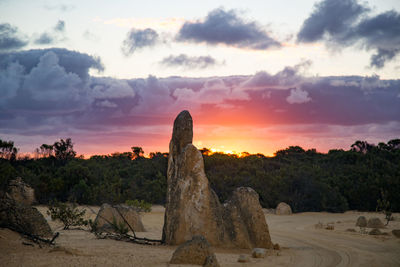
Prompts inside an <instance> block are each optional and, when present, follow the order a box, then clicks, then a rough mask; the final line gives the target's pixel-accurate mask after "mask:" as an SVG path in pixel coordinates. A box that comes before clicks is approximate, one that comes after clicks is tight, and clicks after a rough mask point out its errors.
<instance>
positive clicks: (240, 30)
mask: <svg viewBox="0 0 400 267" xmlns="http://www.w3.org/2000/svg"><path fill="white" fill-rule="evenodd" d="M177 40H179V41H191V42H199V43H201V42H204V43H207V44H213V45H216V44H225V45H229V46H234V47H239V48H249V49H256V50H265V49H268V48H272V47H280V46H281V44H280V43H279V42H278V41H276V40H274V39H273V38H272V37H270V36H269V34H268V33H267V32H266V31H265V30H264V29H262V27H261V26H260V25H259V24H258V23H257V22H254V21H250V22H247V21H245V20H244V19H243V18H241V17H239V16H238V14H237V13H236V11H235V10H228V11H226V10H224V9H222V8H219V9H215V10H213V11H211V12H210V13H208V15H207V17H206V18H205V19H203V20H198V21H196V22H185V24H183V26H182V27H181V29H180V30H179V33H178V35H177Z"/></svg>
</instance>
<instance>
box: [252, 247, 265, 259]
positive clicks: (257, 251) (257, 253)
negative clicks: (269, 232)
mask: <svg viewBox="0 0 400 267" xmlns="http://www.w3.org/2000/svg"><path fill="white" fill-rule="evenodd" d="M265 252H266V251H265V249H263V248H254V249H253V251H252V252H251V256H253V258H265Z"/></svg>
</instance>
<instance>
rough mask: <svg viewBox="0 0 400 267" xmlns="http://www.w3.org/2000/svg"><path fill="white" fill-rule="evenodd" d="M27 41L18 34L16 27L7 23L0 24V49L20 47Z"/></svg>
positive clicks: (6, 49)
mask: <svg viewBox="0 0 400 267" xmlns="http://www.w3.org/2000/svg"><path fill="white" fill-rule="evenodd" d="M27 44H28V42H27V41H26V40H24V39H23V38H22V37H20V36H19V34H18V28H17V27H14V26H11V25H10V24H8V23H2V24H0V51H8V50H15V49H20V48H22V47H24V46H26V45H27Z"/></svg>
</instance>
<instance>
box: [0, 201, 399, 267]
mask: <svg viewBox="0 0 400 267" xmlns="http://www.w3.org/2000/svg"><path fill="white" fill-rule="evenodd" d="M91 208H92V209H93V210H94V211H98V209H99V208H98V207H91ZM38 209H39V210H40V211H41V212H42V213H43V214H44V215H45V217H46V219H48V220H49V223H50V226H51V227H52V229H53V230H54V231H58V232H60V237H59V238H58V239H57V241H56V243H57V246H59V247H58V248H50V247H43V248H39V247H38V246H37V245H35V246H34V247H32V246H29V245H24V244H22V242H29V241H26V240H24V239H23V238H21V237H20V235H19V234H17V233H15V232H12V231H10V230H8V229H0V266H119V267H122V266H168V261H169V260H170V258H171V256H172V253H173V252H174V250H175V249H176V247H172V246H144V245H137V244H133V243H127V242H121V241H115V240H104V239H96V237H95V236H94V235H93V234H91V233H90V232H88V231H82V230H62V225H61V224H60V223H57V222H52V221H51V220H50V218H49V216H48V215H46V210H47V209H46V207H43V206H39V207H38ZM360 215H364V216H366V217H367V219H368V218H371V217H380V218H381V219H383V215H382V214H377V213H361V212H346V213H339V214H333V213H324V212H315V213H310V212H308V213H299V214H294V215H287V216H283V215H281V216H278V215H273V214H268V213H266V218H267V222H268V225H269V229H270V233H271V238H272V241H273V242H274V243H278V244H279V245H280V246H281V250H280V251H269V252H268V256H267V257H266V258H264V259H254V258H251V259H250V262H249V263H238V262H237V259H238V257H239V255H240V254H248V255H250V253H251V251H250V250H226V249H216V256H217V259H218V261H219V263H220V265H221V266H307V267H309V266H368V267H373V266H400V239H399V238H396V237H394V236H393V235H392V234H390V232H391V230H392V229H400V214H395V215H394V216H395V217H396V218H397V220H396V221H392V222H390V224H389V226H388V227H387V229H384V230H383V231H384V232H387V233H388V235H386V236H371V235H367V234H362V233H360V231H359V229H358V228H356V227H355V226H354V225H355V221H356V219H357V218H358V216H360ZM87 218H92V219H94V218H95V215H94V214H92V212H91V211H90V210H89V209H87ZM142 220H143V224H144V226H145V228H146V230H147V232H143V233H138V235H139V236H145V237H148V238H156V239H160V238H161V231H162V226H163V220H164V208H163V207H161V206H155V207H153V210H152V212H150V213H145V214H143V215H142ZM319 222H320V223H322V224H323V225H326V224H328V223H331V224H332V225H334V230H326V229H324V228H316V227H315V225H316V224H318V223H319ZM349 228H353V229H355V230H356V231H357V232H348V231H346V230H347V229H349ZM171 266H179V265H171ZM185 266H189V265H185Z"/></svg>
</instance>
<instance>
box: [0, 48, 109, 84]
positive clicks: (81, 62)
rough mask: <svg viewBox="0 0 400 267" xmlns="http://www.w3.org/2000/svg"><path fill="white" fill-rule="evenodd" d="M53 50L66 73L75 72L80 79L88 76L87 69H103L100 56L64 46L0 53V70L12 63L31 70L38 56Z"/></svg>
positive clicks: (27, 71) (27, 70) (37, 60)
mask: <svg viewBox="0 0 400 267" xmlns="http://www.w3.org/2000/svg"><path fill="white" fill-rule="evenodd" d="M48 52H53V53H54V54H56V55H57V57H58V60H59V62H58V64H59V65H60V66H61V67H63V68H64V69H65V70H66V72H67V73H70V72H72V73H76V74H77V75H78V76H79V77H80V78H81V79H82V80H86V79H88V78H89V69H91V68H92V69H96V70H98V71H103V70H104V66H103V64H102V63H101V60H100V58H98V57H94V56H89V55H88V54H84V53H79V52H76V51H71V50H67V49H64V48H49V49H33V50H26V51H18V52H9V53H0V70H4V69H7V67H8V66H9V65H10V64H12V63H17V62H18V64H20V65H21V66H22V67H23V68H24V70H25V72H26V73H29V72H31V71H32V69H33V68H34V67H36V66H37V65H38V63H39V61H40V58H41V57H42V56H44V55H45V54H47V53H48Z"/></svg>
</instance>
